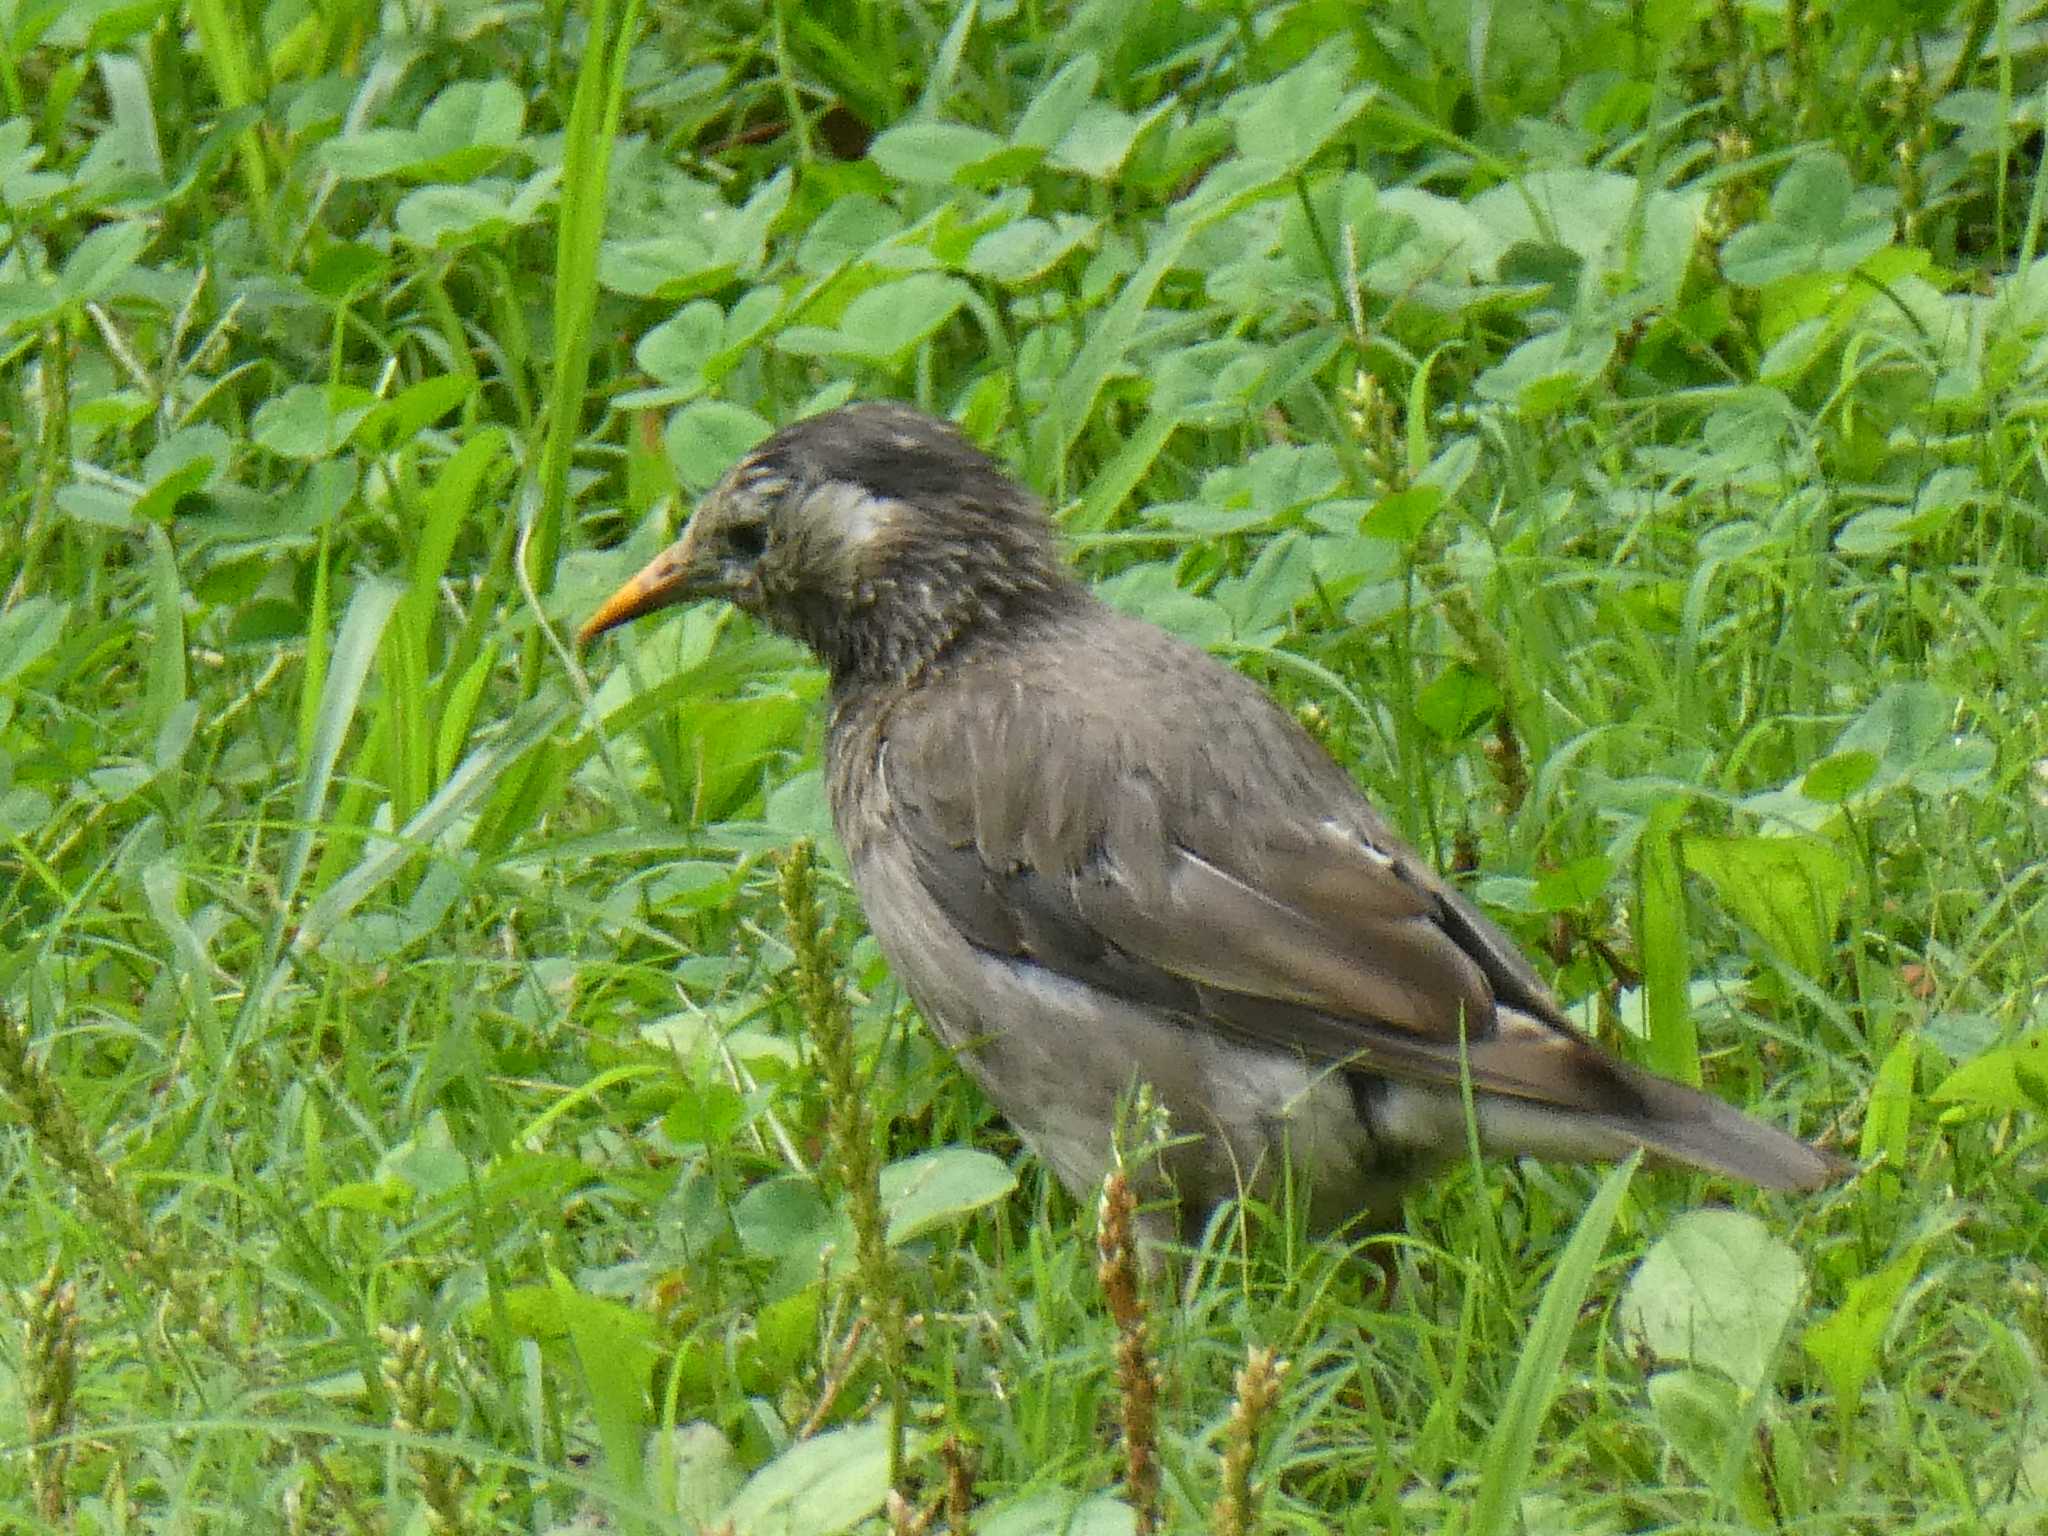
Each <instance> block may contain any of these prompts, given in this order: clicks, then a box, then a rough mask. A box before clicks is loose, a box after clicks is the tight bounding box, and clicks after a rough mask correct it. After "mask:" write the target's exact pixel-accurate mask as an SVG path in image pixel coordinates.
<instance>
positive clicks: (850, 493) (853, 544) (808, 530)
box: [794, 481, 896, 569]
mask: <svg viewBox="0 0 2048 1536" xmlns="http://www.w3.org/2000/svg"><path fill="white" fill-rule="evenodd" d="M794 510H795V512H796V517H795V519H794V521H795V522H796V524H797V526H798V527H799V528H801V530H802V534H803V537H804V538H805V539H806V540H809V541H814V542H815V543H817V544H819V545H822V546H825V547H827V548H831V547H833V546H837V548H838V549H839V550H840V551H841V552H842V554H843V557H844V560H845V563H846V566H847V568H848V569H854V568H856V567H857V566H858V565H859V564H860V563H861V556H862V555H863V554H864V553H865V552H866V550H867V549H868V547H869V546H870V545H872V544H873V543H874V542H875V541H876V540H877V539H879V538H881V537H882V536H883V535H884V534H885V533H887V532H888V531H889V529H890V528H892V527H893V526H894V525H895V521H896V503H895V502H893V501H889V500H886V499H884V498H882V497H879V496H871V495H869V494H868V493H867V492H866V491H864V490H862V489H861V488H860V487H859V486H857V485H849V484H847V483H845V482H844V481H837V482H834V483H832V484H829V485H821V486H819V487H818V488H817V489H816V490H814V491H812V492H811V493H810V495H808V496H806V497H804V499H803V500H802V502H800V503H799V504H798V505H797V506H796V508H795V509H794Z"/></svg>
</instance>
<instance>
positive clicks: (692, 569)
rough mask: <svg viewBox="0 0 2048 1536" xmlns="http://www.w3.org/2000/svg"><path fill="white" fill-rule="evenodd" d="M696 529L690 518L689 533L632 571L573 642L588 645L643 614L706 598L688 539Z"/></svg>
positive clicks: (705, 585) (706, 588)
mask: <svg viewBox="0 0 2048 1536" xmlns="http://www.w3.org/2000/svg"><path fill="white" fill-rule="evenodd" d="M695 529H696V522H695V520H694V519H693V520H692V522H691V525H690V532H685V533H684V535H683V536H682V537H681V538H680V539H677V540H676V541H675V543H673V544H671V545H669V547H668V548H667V549H664V550H663V551H662V552H661V553H660V554H658V555H656V556H655V557H654V558H653V559H652V560H650V561H648V562H647V563H646V564H645V565H643V566H642V567H641V568H640V569H639V570H638V571H636V572H634V573H633V575H631V576H630V577H628V578H627V579H626V583H625V585H623V586H622V587H620V588H619V590H618V591H616V592H614V593H613V594H612V595H611V596H610V597H608V598H606V599H605V600H604V601H603V602H602V603H600V604H599V605H598V609H597V612H595V613H593V614H592V615H591V616H590V617H589V618H588V619H587V620H585V621H584V625H583V627H582V628H581V629H580V630H578V631H577V632H576V643H577V644H578V645H588V644H589V643H590V642H591V641H593V640H595V639H596V638H597V637H598V636H599V635H601V634H603V633H604V632H605V631H606V630H608V629H616V628H617V627H618V626H619V625H621V624H624V623H626V622H627V621H629V620H632V619H637V618H639V617H640V616H641V615H642V614H646V613H653V612H654V611H655V610H656V609H658V608H669V607H673V606H674V605H675V604H677V603H687V602H688V601H690V599H691V598H694V597H705V596H709V595H710V593H711V588H710V586H709V584H708V583H707V581H706V579H705V577H706V573H705V572H703V571H701V570H699V569H698V568H697V554H696V550H695V548H694V547H693V546H694V544H695V542H696V541H695V540H693V539H692V538H691V537H690V533H691V532H694V531H695Z"/></svg>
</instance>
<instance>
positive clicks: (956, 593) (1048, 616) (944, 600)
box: [803, 564, 1091, 694]
mask: <svg viewBox="0 0 2048 1536" xmlns="http://www.w3.org/2000/svg"><path fill="white" fill-rule="evenodd" d="M1089 601H1091V598H1090V596H1089V593H1088V590H1087V588H1085V587H1084V586H1082V585H1081V583H1080V582H1079V581H1078V580H1077V579H1076V578H1075V577H1074V576H1073V575H1072V574H1071V573H1069V572H1068V571H1067V570H1066V569H1065V568H1064V567H1063V566H1057V565H1051V564H1047V565H1045V566H1036V565H1026V566H1020V567H1017V568H1013V569H1011V570H1008V571H1003V572H999V573H988V574H986V575H985V576H984V577H983V579H981V580H978V581H974V582H962V581H959V580H957V579H947V578H946V577H945V576H944V575H942V574H938V573H931V574H927V575H923V576H916V577H895V578H885V579H882V580H878V581H876V582H874V583H873V584H871V586H870V587H869V588H868V590H866V591H865V592H863V593H862V594H861V598H860V601H858V602H857V603H856V604H854V605H853V607H852V609H851V610H850V611H845V610H842V611H840V612H838V613H837V614H834V615H831V616H827V615H824V614H818V615H816V616H815V618H816V621H817V622H815V623H814V624H808V625H806V626H805V628H806V630H807V632H806V633H805V634H804V635H803V638H804V640H805V641H807V642H808V643H809V644H810V646H811V647H812V649H813V650H815V651H816V652H817V653H818V655H819V656H820V657H821V658H822V659H823V660H824V662H825V665H826V667H827V668H829V669H830V671H831V673H832V686H833V690H834V692H836V693H840V694H846V693H849V692H860V691H865V690H866V689H869V688H874V687H888V686H912V685H914V684H915V683H916V682H917V681H918V680H919V678H921V677H922V676H924V675H925V674H926V673H928V672H930V671H931V670H932V669H933V668H934V667H938V666H943V665H946V664H948V663H950V662H951V661H953V660H955V659H958V658H960V657H963V656H964V655H966V654H967V653H969V652H971V651H975V650H978V649H979V648H981V647H982V646H984V645H1001V644H1003V643H1004V642H1005V640H1007V639H1012V638H1014V637H1016V636H1018V635H1020V634H1023V633H1026V632H1028V631H1031V630H1035V629H1036V628H1037V627H1038V626H1039V625H1041V624H1044V623H1048V622H1051V621H1054V620H1056V619H1058V618H1059V617H1060V616H1061V615H1063V614H1066V613H1069V612H1071V611H1072V610H1073V609H1074V608H1075V607H1077V606H1079V605H1083V604H1086V603H1088V602H1089Z"/></svg>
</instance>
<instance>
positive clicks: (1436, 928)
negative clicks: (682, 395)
mask: <svg viewBox="0 0 2048 1536" xmlns="http://www.w3.org/2000/svg"><path fill="white" fill-rule="evenodd" d="M1218 671H1219V672H1221V673H1222V675H1223V676H1225V677H1228V678H1230V679H1232V682H1229V683H1223V682H1221V681H1220V679H1219V678H1217V677H1216V676H1213V675H1197V676H1195V677H1191V678H1187V679H1184V681H1185V682H1187V683H1189V684H1191V685H1199V686H1206V687H1211V688H1213V687H1218V686H1220V687H1226V688H1232V689H1233V690H1235V689H1236V687H1237V685H1239V684H1241V685H1242V690H1243V691H1242V694H1241V695H1240V696H1236V697H1232V698H1230V699H1229V700H1227V704H1228V706H1229V707H1228V708H1226V709H1218V710H1215V711H1213V712H1212V720H1211V721H1209V722H1204V721H1201V720H1193V721H1183V722H1182V724H1181V725H1180V726H1172V725H1167V726H1163V727H1159V728H1158V729H1156V730H1154V731H1153V732H1152V734H1153V736H1154V737H1157V736H1158V735H1159V734H1160V732H1161V731H1163V732H1164V735H1165V738H1166V739H1165V740H1163V741H1161V740H1157V739H1153V740H1150V741H1147V740H1146V739H1145V737H1146V734H1147V733H1146V731H1145V730H1142V729H1140V730H1135V731H1126V732H1119V731H1118V730H1117V729H1116V728H1115V723H1114V712H1109V713H1105V712H1103V711H1101V710H1084V717H1085V719H1086V720H1087V721H1088V722H1089V728H1087V729H1086V730H1085V731H1084V732H1083V733H1081V734H1082V735H1083V736H1085V738H1086V746H1085V748H1084V746H1083V743H1082V741H1081V740H1079V739H1077V735H1076V731H1075V723H1076V722H1075V720H1074V718H1073V715H1074V707H1073V706H1074V704H1075V700H1074V699H1073V698H1072V696H1071V695H1069V696H1066V697H1064V698H1063V697H1061V696H1059V695H1055V694H1053V693H1051V692H1050V691H1048V690H1044V689H1040V688H1037V687H1034V686H1032V685H1030V684H1028V683H1023V682H1017V681H1012V682H1011V683H1010V684H1009V685H1007V686H988V685H986V683H984V685H982V686H979V687H976V688H974V689H963V690H960V691H958V692H957V693H955V694H953V695H951V696H950V697H947V698H944V699H940V700H932V701H927V703H926V705H925V707H919V708H912V709H903V710H898V711H897V712H895V716H894V718H893V719H892V720H891V722H890V724H889V726H888V728H887V731H886V746H885V747H884V748H883V761H882V770H883V773H884V776H885V778H886V780H887V795H888V799H889V802H890V804H891V806H892V808H893V815H894V817H895V819H896V822H897V826H898V828H899V830H900V833H901V835H902V836H903V837H904V839H905V841H906V842H907V844H908V845H909V848H910V851H911V855H912V861H913V863H914V866H915V868H916V871H917V874H918V877H919V879H920V880H921V882H922V883H923V885H924V887H925V889H926V890H927V892H928V893H929V894H930V895H931V897H932V899H933V901H934V902H935V903H936V904H937V905H938V907H939V908H940V909H941V910H942V911H943V912H944V913H945V914H946V917H947V919H948V920H949V921H950V922H951V923H952V924H953V925H954V926H955V927H956V928H957V929H958V930H959V931H960V933H961V934H962V936H963V937H965V938H966V939H968V940H969V941H970V942H971V943H973V944H975V945H978V946H979V947H981V948H983V949H985V950H988V951H991V952H993V953H997V954H1002V955H1005V956H1010V957H1014V958H1016V959H1019V960H1024V961H1028V962H1030V963H1031V964H1034V965H1038V966H1042V967H1045V968H1046V969H1047V970H1049V971H1052V972H1055V973H1057V974H1060V975H1063V976H1066V977H1069V978H1072V979H1074V980H1077V981H1083V982H1086V983H1088V984H1090V985H1092V986H1096V987H1100V988H1103V989H1105V990H1107V991H1109V992H1111V993H1112V994H1115V995H1117V996H1119V997H1123V998H1126V999H1129V1000H1131V1001H1134V1002H1143V1003H1148V1004H1151V1005H1153V1006H1157V1007H1161V1008H1166V1009H1169V1010H1172V1011H1175V1012H1178V1013H1182V1014H1185V1015H1187V1016H1189V1017H1192V1018H1200V1019H1203V1020H1205V1021H1207V1022H1208V1023H1209V1024H1210V1025H1211V1026H1212V1027H1215V1028H1219V1029H1222V1030H1226V1031H1228V1032H1230V1033H1232V1034H1236V1035H1239V1036H1241V1037H1244V1038H1247V1039H1252V1040H1256V1041H1258V1042H1260V1043H1262V1044H1267V1045H1271V1046H1275V1047H1280V1048H1285V1049H1289V1050H1293V1051H1296V1052H1298V1053H1300V1054H1302V1055H1303V1056H1305V1057H1307V1058H1308V1059H1311V1060H1314V1061H1320V1062H1326V1063H1329V1064H1331V1065H1333V1066H1334V1065H1340V1064H1341V1065H1355V1066H1358V1067H1361V1068H1365V1069H1368V1070H1372V1071H1376V1072H1382V1073H1386V1074H1388V1075H1391V1076H1396V1077H1403V1078H1408V1079H1413V1080H1418V1081H1428V1082H1437V1083H1455V1082H1456V1081H1458V1079H1459V1076H1460V1073H1461V1070H1469V1071H1470V1073H1471V1076H1472V1081H1473V1083H1474V1085H1475V1086H1476V1087H1478V1088H1480V1089H1483V1090H1489V1091H1492V1092H1496V1093H1506V1094H1511V1095H1514V1096H1516V1097H1520V1098H1528V1099H1534V1100H1538V1101H1542V1102H1547V1103H1555V1104H1560V1105H1568V1106H1570V1107H1573V1108H1580V1109H1592V1110H1598V1111H1604V1112H1612V1113H1620V1114H1627V1113H1632V1112H1634V1111H1635V1110H1636V1109H1637V1108H1639V1099H1638V1096H1637V1094H1636V1092H1635V1091H1634V1090H1633V1089H1632V1088H1631V1087H1630V1086H1629V1082H1628V1080H1627V1077H1626V1076H1624V1075H1623V1074H1620V1073H1614V1072H1609V1071H1607V1070H1606V1069H1605V1068H1606V1064H1607V1063H1608V1060H1609V1059H1608V1058H1607V1057H1606V1056H1605V1053H1603V1052H1599V1051H1596V1050H1594V1049H1592V1048H1590V1047H1589V1046H1588V1044H1587V1043H1586V1042H1585V1041H1584V1039H1583V1038H1582V1037H1581V1036H1579V1035H1578V1034H1577V1032H1576V1031H1574V1030H1572V1029H1571V1028H1570V1027H1569V1026H1568V1025H1566V1024H1565V1023H1564V1022H1563V1021H1562V1019H1561V1018H1559V1016H1558V1013H1557V1005H1556V1003H1555V1002H1554V1001H1553V1000H1552V999H1551V997H1550V995H1549V993H1548V992H1547V991H1546V990H1545V989H1544V988H1543V985H1542V983H1541V982H1540V981H1539V980H1538V979H1537V978H1536V976H1535V975H1534V973H1533V972H1532V971H1531V970H1530V969H1529V967H1528V965H1527V962H1525V961H1524V960H1523V959H1522V958H1521V957H1520V955H1519V954H1517V953H1516V952H1515V949H1514V946H1513V943H1512V941H1511V940H1509V939H1508V938H1507V936H1506V935H1505V934H1503V933H1501V932H1500V931H1499V930H1498V929H1497V928H1495V927H1494V926H1493V925H1492V924H1491V923H1489V922H1488V921H1487V920H1486V919H1485V918H1484V917H1483V916H1481V915H1480V914H1479V913H1478V912H1477V911H1476V910H1475V909H1474V908H1472V907H1471V905H1470V904H1469V903H1467V902H1465V901H1464V900H1463V898H1461V897H1459V896H1458V895H1457V894H1456V893H1455V892H1453V891H1451V890H1450V889H1449V888H1448V887H1447V886H1445V885H1444V884H1443V882H1442V881H1441V880H1439V879H1438V878H1437V877H1436V876H1435V875H1434V874H1433V873H1431V872H1430V871H1429V870H1428V869H1427V868H1426V867H1425V866H1423V865H1422V863H1421V862H1420V860H1419V859H1418V858H1417V857H1416V855H1415V854H1414V853H1413V851H1412V850H1410V849H1409V848H1408V847H1407V846H1406V845H1405V844H1403V843H1402V842H1400V840H1399V839H1398V838H1396V837H1395V836H1394V835H1393V834H1392V833H1391V831H1389V830H1387V829H1386V827H1385V824H1384V823H1383V822H1382V821H1381V820H1380V819H1379V817H1378V816H1377V815H1376V814H1375V813H1374V812H1373V811H1372V810H1371V808H1370V806H1369V805H1367V804H1366V802H1365V800H1364V798H1363V796H1362V795H1360V794H1359V793H1358V791H1357V790H1356V789H1355V788H1354V787H1353V786H1352V785H1351V783H1350V780H1349V779H1348V778H1347V777H1346V776H1345V775H1344V774H1343V773H1342V771H1341V770H1340V769H1337V768H1336V767H1335V766H1334V765H1333V764H1331V763H1330V761H1329V759H1328V758H1327V757H1326V756H1325V755H1324V754H1323V753H1322V752H1321V750H1320V749H1319V748H1317V747H1315V746H1314V745H1313V743H1311V742H1309V741H1308V740H1307V738H1306V736H1305V735H1304V734H1302V733H1301V732H1300V731H1299V728H1298V727H1297V726H1296V725H1295V723H1294V722H1293V721H1292V720H1291V719H1288V718H1287V717H1286V716H1285V715H1284V714H1282V713H1281V712H1280V711H1279V710H1278V709H1277V707H1275V706H1274V705H1273V704H1272V703H1271V702H1270V701H1269V700H1268V699H1267V698H1266V697H1265V696H1264V694H1263V693H1260V692H1258V691H1257V690H1256V689H1254V688H1253V687H1252V685H1250V684H1249V683H1247V682H1244V680H1242V679H1238V678H1237V677H1236V674H1234V673H1228V672H1227V671H1226V670H1225V669H1220V668H1219V669H1218ZM1132 713H1133V714H1135V706H1134V707H1133V710H1132ZM1247 718H1249V719H1250V720H1251V721H1252V722H1253V725H1254V727H1255V729H1254V731H1253V732H1252V739H1250V740H1247V739H1244V738H1243V736H1242V735H1241V734H1240V736H1239V739H1236V740H1219V739H1218V732H1219V731H1228V730H1230V729H1233V726H1231V725H1230V724H1227V723H1224V722H1243V721H1244V720H1246V719H1247ZM1154 719H1155V720H1156V716H1155V717H1154ZM1208 724H1214V725H1215V726H1216V729H1214V730H1211V729H1208V728H1206V726H1207V725H1208ZM1148 749H1149V750H1148ZM1502 1002H1505V1003H1507V1004H1509V1005H1510V1006H1508V1007H1505V1008H1503V1007H1500V1006H1498V1004H1499V1003H1502Z"/></svg>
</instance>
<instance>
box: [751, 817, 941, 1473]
mask: <svg viewBox="0 0 2048 1536" xmlns="http://www.w3.org/2000/svg"><path fill="white" fill-rule="evenodd" d="M781 897H782V913H783V919H784V921H785V923H786V924H787V925H788V929H789V942H790V947H791V948H792V949H793V950H794V951H795V952H796V977H795V980H796V999H797V1006H798V1009H799V1010H800V1012H801V1013H802V1015H803V1020H804V1028H805V1031H806V1033H807V1035H808V1036H809V1038H810V1040H811V1043H812V1046H813V1048H814V1049H815V1050H816V1052H817V1057H818V1065H819V1066H820V1068H821V1069H822V1070H823V1072H824V1076H825V1099H826V1104H827V1106H828V1112H829V1123H828V1130H829V1132H830V1135H831V1140H832V1167H833V1170H834V1172H836V1173H837V1175H838V1178H839V1182H840V1185H841V1187H842V1188H843V1189H844V1190H845V1191H846V1204H847V1214H848V1216H849V1217H850V1219H851V1220H852V1223H853V1233H854V1273H855V1276H856V1278H857V1279H858V1281H859V1284H860V1288H861V1306H862V1307H863V1309H864V1310H865V1311H866V1313H867V1315H868V1317H869V1318H870V1319H871V1320H872V1322H873V1325H874V1328H875V1332H876V1335H877V1337H878V1338H879V1339H880V1342H881V1353H882V1369H883V1371H884V1373H885V1375H886V1379H887V1382H888V1393H889V1485H890V1487H892V1488H901V1487H902V1485H903V1440H904V1430H905V1425H906V1423H907V1421H908V1418H909V1396H908V1390H907V1388H906V1387H905V1385H904V1374H905V1371H906V1369H907V1367H908V1364H909V1353H910V1351H909V1342H908V1335H909V1328H908V1324H907V1322H906V1319H905V1316H904V1307H903V1294H902V1291H901V1289H900V1288H899V1287H898V1285H897V1278H896V1274H895V1268H894V1266H893V1265H892V1264H891V1262H890V1259H889V1248H888V1240H887V1231H888V1229H887V1223H886V1221H885V1220H884V1217H883V1213H882V1185H881V1179H882V1164H881V1158H880V1157H879V1156H878V1155H877V1153H876V1150H875V1125H874V1114H873V1111H872V1110H871V1109H870V1108H869V1107H868V1100H867V1084H866V1083H865V1082H863V1081H862V1080H861V1076H860V1070H859V1066H858V1064H857V1062H856V1060H855V1056H854V1043H853V1011H852V1009H851V1008H850V1007H848V1005H847V1001H846V986H845V983H844V981H843V980H842V979H841V977H840V974H839V965H838V957H837V956H836V955H835V954H834V953H833V949H832V944H831V938H830V935H829V934H828V933H827V931H826V929H825V925H824V919H823V917H822V915H821V914H820V912H819V910H818V870H817V854H816V851H815V850H814V849H813V848H812V846H811V844H810V843H809V842H808V841H804V842H799V843H798V844H797V845H796V846H795V847H794V848H792V849H790V851H789V852H788V854H787V855H785V856H784V858H783V860H782V870H781Z"/></svg>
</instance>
